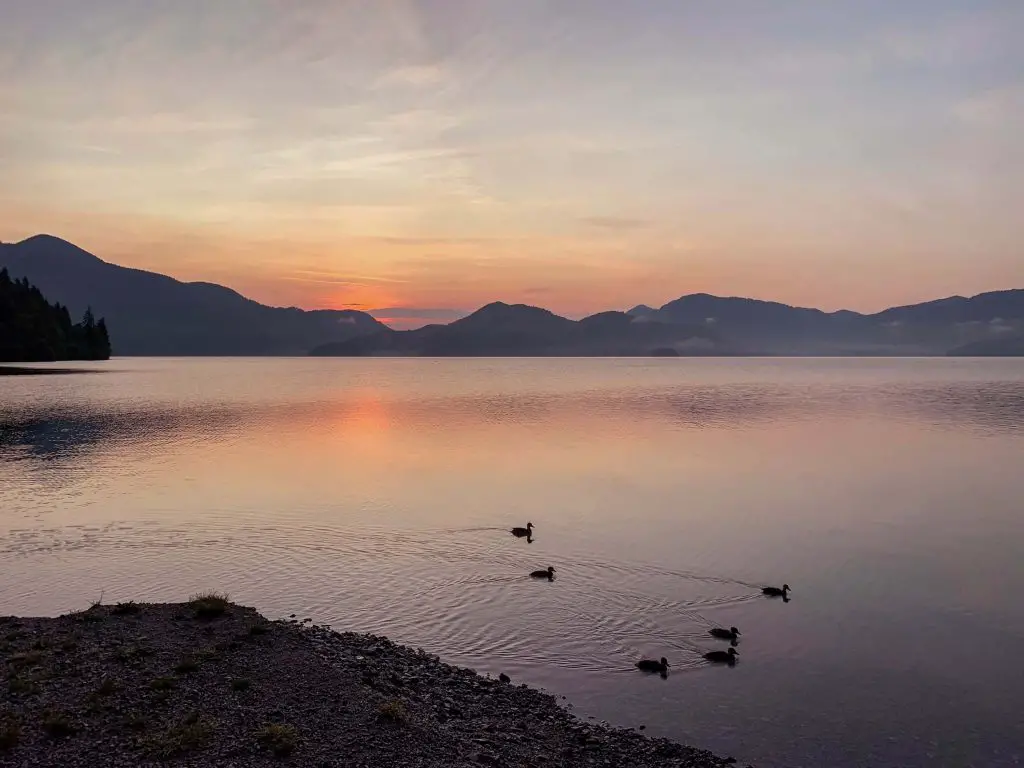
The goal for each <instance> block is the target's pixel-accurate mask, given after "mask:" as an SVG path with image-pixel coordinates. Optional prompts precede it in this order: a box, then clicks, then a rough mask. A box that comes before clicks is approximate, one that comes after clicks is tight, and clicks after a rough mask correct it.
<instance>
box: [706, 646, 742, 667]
mask: <svg viewBox="0 0 1024 768" xmlns="http://www.w3.org/2000/svg"><path fill="white" fill-rule="evenodd" d="M737 656H739V654H738V653H736V649H735V648H730V649H729V650H728V651H709V652H708V653H705V654H704V658H705V659H707V660H708V661H710V662H711V663H713V664H735V663H736V657H737Z"/></svg>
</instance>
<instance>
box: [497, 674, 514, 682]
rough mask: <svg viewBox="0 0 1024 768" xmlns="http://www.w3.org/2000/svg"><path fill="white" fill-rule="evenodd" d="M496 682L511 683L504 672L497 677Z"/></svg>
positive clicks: (510, 679)
mask: <svg viewBox="0 0 1024 768" xmlns="http://www.w3.org/2000/svg"><path fill="white" fill-rule="evenodd" d="M498 680H500V681H501V682H502V683H511V682H512V678H511V677H509V676H508V675H506V674H505V673H504V672H502V673H501V674H500V675H498Z"/></svg>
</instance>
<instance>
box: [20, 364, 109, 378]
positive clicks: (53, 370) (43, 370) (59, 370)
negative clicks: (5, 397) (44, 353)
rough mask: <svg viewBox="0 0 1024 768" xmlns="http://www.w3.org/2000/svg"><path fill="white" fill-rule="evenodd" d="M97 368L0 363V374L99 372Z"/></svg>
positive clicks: (33, 374) (50, 374)
mask: <svg viewBox="0 0 1024 768" xmlns="http://www.w3.org/2000/svg"><path fill="white" fill-rule="evenodd" d="M99 372H100V371H98V370H96V369H95V368H25V367H23V366H18V365H7V364H6V363H0V376H63V375H65V374H70V373H99Z"/></svg>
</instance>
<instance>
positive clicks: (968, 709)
mask: <svg viewBox="0 0 1024 768" xmlns="http://www.w3.org/2000/svg"><path fill="white" fill-rule="evenodd" d="M104 369H105V370H108V371H109V372H106V373H102V374H87V375H76V376H53V377H5V378H0V614H2V613H15V614H59V613H63V612H66V611H69V610H73V609H79V608H82V607H84V606H86V605H87V604H88V603H89V602H91V601H92V600H95V599H96V598H97V597H98V596H99V595H100V594H101V593H102V594H103V596H104V601H105V602H113V601H117V600H122V599H125V600H126V599H133V598H134V599H145V600H180V599H183V598H186V597H187V596H188V595H189V594H190V593H193V592H197V591H200V590H206V589H218V590H224V591H227V592H229V593H230V594H231V596H232V597H233V598H234V599H236V600H238V601H240V602H243V603H247V604H251V605H255V606H257V607H258V608H260V609H261V610H262V611H263V612H264V613H267V614H268V615H272V616H281V615H287V614H291V613H296V614H299V615H300V616H311V617H313V618H314V619H315V620H316V621H319V622H327V623H330V624H332V625H333V626H335V627H337V628H345V629H354V630H365V631H373V632H378V633H383V634H386V635H388V636H390V637H392V638H393V639H396V640H399V641H402V642H406V643H409V644H412V645H416V646H422V647H424V648H426V649H429V650H431V651H433V652H436V653H438V654H440V655H441V656H442V657H443V658H445V659H446V660H449V661H451V662H454V663H459V664H464V665H467V666H471V667H473V668H475V669H477V670H478V671H481V672H489V673H492V674H497V673H498V672H507V673H508V674H510V675H512V676H513V678H515V679H516V680H517V681H522V682H529V683H532V684H535V685H539V686H543V687H546V688H547V689H549V690H550V691H552V692H553V693H557V694H560V695H565V696H567V697H568V700H569V701H571V702H572V703H573V704H574V705H575V709H576V711H577V712H578V713H579V714H581V715H582V716H588V715H589V716H594V717H597V718H599V719H607V720H609V721H611V722H614V723H617V724H620V725H626V726H635V725H640V724H646V725H647V732H648V733H653V734H657V735H667V736H670V737H673V738H676V739H679V740H682V741H684V742H689V743H693V744H696V745H699V746H703V747H707V748H711V749H714V750H716V751H720V752H722V753H725V754H731V755H735V756H737V757H738V758H741V759H745V760H750V761H753V762H755V763H756V764H757V765H760V766H812V765H826V766H869V765H872V766H874V765H881V766H890V765H891V766H897V765H899V766H917V765H930V766H931V765H935V766H966V765H977V766H1001V765H1016V764H1019V763H1020V764H1024V718H1022V717H1021V714H1020V705H1021V704H1022V703H1024V682H1022V678H1021V677H1020V675H1019V673H1015V672H1013V670H1014V669H1019V668H1020V665H1021V659H1022V658H1024V600H1022V597H1021V596H1022V595H1024V558H1022V557H1021V550H1022V545H1024V471H1022V470H1021V467H1022V466H1024V461H1022V459H1024V361H1015V360H987V361H977V360H899V361H897V360H679V359H676V360H653V361H652V360H501V361H493V360H444V361H429V360H402V359H389V360H330V359H313V360H310V359H293V360H281V359H272V360H266V359H260V360H255V359H253V360H249V359H243V360H194V359H192V360H170V359H161V360H132V359H122V360H115V361H111V362H110V363H109V364H106V365H105V366H104ZM527 520H531V521H532V522H533V523H534V524H535V525H536V527H537V528H536V537H535V539H534V541H533V543H532V544H528V543H527V542H526V541H525V540H517V539H514V538H512V537H511V536H510V535H509V534H508V533H507V532H506V530H507V528H508V527H509V526H511V525H524V524H525V523H526V522H527ZM547 565H554V566H555V567H556V569H557V579H556V580H555V582H554V583H547V582H539V583H536V582H531V581H530V580H529V579H527V578H524V575H525V574H526V573H527V572H528V571H530V570H532V569H534V568H541V567H546V566H547ZM783 581H788V582H789V583H790V584H791V585H792V586H793V588H794V591H793V599H792V600H791V601H790V602H789V603H788V604H784V603H782V602H781V601H772V600H767V599H764V598H762V597H761V596H760V595H759V589H758V587H759V585H761V584H781V583H782V582H783ZM716 624H722V625H725V626H729V625H732V624H735V625H737V626H738V627H739V628H740V629H741V630H742V632H743V638H742V641H741V642H740V645H739V651H740V653H741V661H740V663H739V664H737V665H736V667H735V668H732V669H730V668H710V667H707V666H704V665H703V664H701V663H698V659H699V656H698V651H699V650H701V649H705V648H714V647H718V648H721V647H724V645H723V644H721V643H718V644H716V643H715V642H714V641H711V640H710V638H708V637H707V636H706V634H705V633H706V631H707V628H708V627H709V626H712V625H716ZM641 655H653V656H661V655H665V656H667V657H668V658H669V660H670V662H671V663H672V664H673V672H672V674H671V675H670V676H669V678H668V679H667V680H661V679H659V678H658V677H646V676H643V675H641V674H639V673H637V672H636V671H635V670H633V669H632V664H633V662H634V661H635V660H636V659H638V658H639V657H641Z"/></svg>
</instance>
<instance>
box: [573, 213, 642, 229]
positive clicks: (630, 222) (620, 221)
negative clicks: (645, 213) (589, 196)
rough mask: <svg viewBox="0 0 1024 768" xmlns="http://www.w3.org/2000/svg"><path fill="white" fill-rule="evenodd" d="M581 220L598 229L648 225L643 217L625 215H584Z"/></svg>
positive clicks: (632, 227) (640, 227)
mask: <svg viewBox="0 0 1024 768" xmlns="http://www.w3.org/2000/svg"><path fill="white" fill-rule="evenodd" d="M583 221H584V223H586V224H589V225H590V226H592V227H598V228H599V229H618V230H630V229H643V228H644V227H646V226H648V222H646V221H644V220H643V219H632V218H629V217H627V216H586V217H584V218H583Z"/></svg>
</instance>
